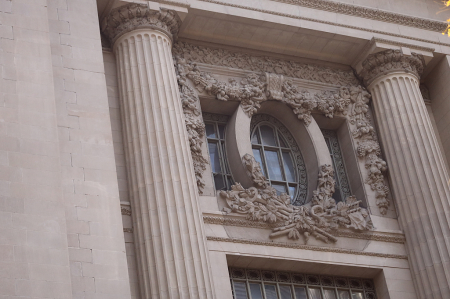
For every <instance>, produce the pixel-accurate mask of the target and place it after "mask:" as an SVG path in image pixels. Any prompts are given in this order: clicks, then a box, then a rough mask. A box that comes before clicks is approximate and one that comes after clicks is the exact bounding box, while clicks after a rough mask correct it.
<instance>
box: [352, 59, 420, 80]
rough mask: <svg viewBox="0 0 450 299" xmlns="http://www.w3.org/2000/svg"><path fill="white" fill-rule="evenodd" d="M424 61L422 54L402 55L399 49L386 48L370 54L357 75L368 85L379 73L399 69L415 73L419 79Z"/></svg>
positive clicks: (382, 73)
mask: <svg viewBox="0 0 450 299" xmlns="http://www.w3.org/2000/svg"><path fill="white" fill-rule="evenodd" d="M424 65H425V62H424V59H423V57H422V55H419V54H416V53H411V55H404V54H403V53H402V51H400V50H386V51H382V52H378V53H374V54H370V55H369V56H368V57H367V58H366V59H365V60H364V61H363V63H362V70H361V72H360V74H359V76H360V77H361V78H362V79H363V80H364V83H365V84H366V86H369V85H370V83H372V82H373V80H374V79H375V78H377V77H379V76H381V75H386V74H389V73H392V72H396V71H401V72H406V73H410V74H413V75H415V76H416V77H417V78H419V79H420V76H421V75H422V73H423V68H424Z"/></svg>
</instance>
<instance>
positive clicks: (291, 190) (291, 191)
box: [289, 186, 296, 200]
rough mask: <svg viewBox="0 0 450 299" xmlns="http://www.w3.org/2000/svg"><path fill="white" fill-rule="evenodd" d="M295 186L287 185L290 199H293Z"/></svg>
mask: <svg viewBox="0 0 450 299" xmlns="http://www.w3.org/2000/svg"><path fill="white" fill-rule="evenodd" d="M295 189H296V188H295V187H292V186H289V195H290V196H291V199H292V200H293V199H294V196H295Z"/></svg>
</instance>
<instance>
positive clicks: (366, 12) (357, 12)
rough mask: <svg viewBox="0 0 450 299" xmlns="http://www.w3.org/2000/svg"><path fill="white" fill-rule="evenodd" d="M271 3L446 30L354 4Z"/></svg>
mask: <svg viewBox="0 0 450 299" xmlns="http://www.w3.org/2000/svg"><path fill="white" fill-rule="evenodd" d="M272 1H275V2H280V3H287V4H294V5H298V6H303V7H309V8H314V9H318V10H325V11H330V12H335V13H340V14H345V15H350V16H356V17H360V18H364V19H372V20H377V21H382V22H388V23H394V24H399V25H405V26H408V27H415V28H420V29H425V30H430V31H436V32H443V31H444V30H445V29H446V28H447V23H446V22H442V21H436V20H430V19H425V18H418V17H412V16H408V15H404V14H400V13H395V12H389V11H385V10H381V9H377V8H370V7H364V6H359V5H355V4H348V3H341V2H335V1H329V0H272Z"/></svg>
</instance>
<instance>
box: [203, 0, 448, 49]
mask: <svg viewBox="0 0 450 299" xmlns="http://www.w3.org/2000/svg"><path fill="white" fill-rule="evenodd" d="M198 1H203V2H209V3H214V4H218V5H224V6H229V7H236V8H241V9H246V10H251V11H257V12H262V13H267V14H271V15H276V16H281V17H286V18H291V19H297V20H305V21H310V22H316V23H321V24H325V25H330V26H338V27H343V28H349V29H355V30H360V31H365V32H371V33H377V34H383V35H388V36H393V37H400V38H404V39H409V40H415V41H419V42H424V43H430V44H435V45H441V46H450V43H443V42H438V41H434V40H427V39H423V38H417V37H413V36H407V35H403V34H397V33H392V32H388V31H381V30H375V29H369V28H364V27H358V26H352V25H346V24H340V23H336V22H330V21H325V20H320V19H313V18H308V17H302V16H297V15H292V14H286V13H281V12H276V11H272V10H267V9H260V8H255V7H251V6H245V5H239V4H232V3H226V2H222V1H216V0H198ZM444 24H446V23H444Z"/></svg>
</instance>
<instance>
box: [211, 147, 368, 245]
mask: <svg viewBox="0 0 450 299" xmlns="http://www.w3.org/2000/svg"><path fill="white" fill-rule="evenodd" d="M242 161H243V163H244V165H245V167H246V169H247V171H248V172H249V174H251V177H252V178H253V180H254V183H255V186H256V187H250V188H249V189H244V188H243V187H242V186H241V185H240V184H239V183H237V184H236V185H234V186H232V190H231V191H220V193H219V195H220V196H221V197H222V198H224V199H225V200H226V203H227V205H228V208H225V209H224V211H225V212H227V213H231V212H233V213H238V214H245V215H247V219H248V220H252V221H260V222H267V223H271V224H273V225H274V226H275V228H273V230H272V233H271V234H270V237H271V238H276V237H280V236H285V235H287V237H288V238H289V239H294V240H297V239H299V238H300V237H301V236H303V238H304V240H305V243H307V242H308V240H309V238H310V237H311V236H313V237H314V238H316V239H318V240H322V241H324V242H326V243H330V242H333V243H334V242H336V241H337V239H336V237H335V236H333V231H336V230H337V229H339V228H345V229H352V230H356V231H364V230H371V229H372V228H373V225H372V222H371V220H370V217H369V213H368V212H367V210H365V209H363V208H361V207H359V203H360V202H361V201H358V200H356V198H355V197H354V196H349V197H347V198H346V200H345V201H342V202H338V203H336V202H335V200H334V199H333V198H332V197H331V196H332V194H333V193H334V184H335V181H334V178H333V177H334V170H333V168H332V167H331V166H330V165H323V166H322V167H321V168H320V171H319V182H318V187H317V190H315V191H314V194H313V199H312V201H311V202H310V203H309V204H307V205H303V206H293V205H292V204H291V203H290V197H289V195H287V194H285V193H282V194H280V195H277V191H276V190H275V189H274V188H273V187H271V186H270V183H269V182H268V181H267V179H266V178H265V177H264V175H263V174H262V172H261V167H260V165H259V163H258V162H257V161H256V160H255V159H254V157H253V156H251V155H249V154H246V155H244V157H243V159H242Z"/></svg>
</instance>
